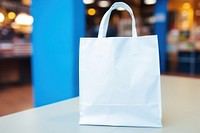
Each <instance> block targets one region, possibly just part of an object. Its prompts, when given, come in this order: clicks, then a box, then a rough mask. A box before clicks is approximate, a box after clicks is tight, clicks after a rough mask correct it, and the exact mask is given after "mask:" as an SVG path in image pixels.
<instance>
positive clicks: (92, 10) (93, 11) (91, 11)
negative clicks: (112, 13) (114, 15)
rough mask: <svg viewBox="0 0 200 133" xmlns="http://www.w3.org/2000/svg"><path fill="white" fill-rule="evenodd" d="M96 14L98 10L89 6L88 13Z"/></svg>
mask: <svg viewBox="0 0 200 133" xmlns="http://www.w3.org/2000/svg"><path fill="white" fill-rule="evenodd" d="M95 14H96V10H95V9H94V8H89V9H88V15H90V16H94V15H95Z"/></svg>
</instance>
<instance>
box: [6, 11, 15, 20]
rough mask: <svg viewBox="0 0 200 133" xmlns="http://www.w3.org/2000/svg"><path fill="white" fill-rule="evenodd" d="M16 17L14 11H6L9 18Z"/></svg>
mask: <svg viewBox="0 0 200 133" xmlns="http://www.w3.org/2000/svg"><path fill="white" fill-rule="evenodd" d="M15 17H16V14H15V13H14V12H9V13H8V18H9V19H14V18H15Z"/></svg>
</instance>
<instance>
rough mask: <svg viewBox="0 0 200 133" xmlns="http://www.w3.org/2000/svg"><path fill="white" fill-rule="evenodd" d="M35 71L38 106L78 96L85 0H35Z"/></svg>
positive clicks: (33, 58)
mask: <svg viewBox="0 0 200 133" xmlns="http://www.w3.org/2000/svg"><path fill="white" fill-rule="evenodd" d="M31 13H32V15H33V17H34V23H33V33H32V46H33V56H32V71H33V72H32V73H33V93H34V105H35V107H38V106H42V105H46V104H49V103H53V102H57V101H61V100H65V99H69V98H72V97H75V96H78V94H79V93H78V92H79V90H78V89H79V81H78V56H79V55H78V53H79V38H80V37H81V36H84V34H85V6H84V4H83V3H82V0H32V6H31Z"/></svg>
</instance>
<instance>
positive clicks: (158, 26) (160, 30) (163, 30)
mask: <svg viewBox="0 0 200 133" xmlns="http://www.w3.org/2000/svg"><path fill="white" fill-rule="evenodd" d="M167 4H168V0H157V3H156V5H155V12H154V15H155V17H156V22H155V25H154V26H155V28H154V30H155V34H157V35H158V44H159V53H160V70H161V72H165V71H166V39H167Z"/></svg>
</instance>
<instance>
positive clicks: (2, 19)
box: [0, 12, 5, 23]
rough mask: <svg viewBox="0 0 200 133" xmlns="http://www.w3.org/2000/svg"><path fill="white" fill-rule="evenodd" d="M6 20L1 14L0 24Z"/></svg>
mask: <svg viewBox="0 0 200 133" xmlns="http://www.w3.org/2000/svg"><path fill="white" fill-rule="evenodd" d="M4 19H5V17H4V14H3V13H1V12H0V23H1V22H3V21H4Z"/></svg>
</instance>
